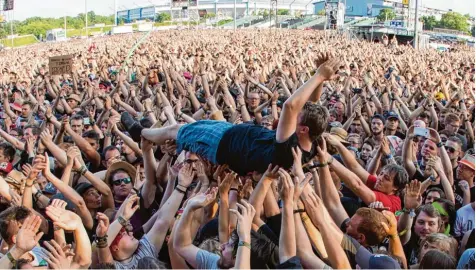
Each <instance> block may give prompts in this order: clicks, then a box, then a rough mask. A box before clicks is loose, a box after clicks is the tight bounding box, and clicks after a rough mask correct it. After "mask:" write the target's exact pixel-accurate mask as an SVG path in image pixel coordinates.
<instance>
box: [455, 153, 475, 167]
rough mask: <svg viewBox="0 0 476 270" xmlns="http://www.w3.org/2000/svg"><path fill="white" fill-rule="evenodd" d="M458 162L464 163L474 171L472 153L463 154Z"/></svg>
mask: <svg viewBox="0 0 476 270" xmlns="http://www.w3.org/2000/svg"><path fill="white" fill-rule="evenodd" d="M458 163H461V164H463V165H466V166H468V167H470V168H471V169H472V170H473V171H474V156H473V155H470V154H466V155H464V157H463V158H462V159H461V160H460V161H458Z"/></svg>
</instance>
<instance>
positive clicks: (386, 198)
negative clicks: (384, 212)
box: [367, 174, 402, 213]
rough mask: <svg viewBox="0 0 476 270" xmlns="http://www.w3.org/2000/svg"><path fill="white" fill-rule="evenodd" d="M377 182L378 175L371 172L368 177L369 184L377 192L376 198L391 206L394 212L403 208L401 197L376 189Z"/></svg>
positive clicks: (384, 204)
mask: <svg viewBox="0 0 476 270" xmlns="http://www.w3.org/2000/svg"><path fill="white" fill-rule="evenodd" d="M376 182H377V176H376V175H372V174H369V177H368V178H367V186H368V187H369V188H370V189H372V191H373V192H374V193H375V200H376V201H379V202H382V203H383V206H385V207H389V208H390V211H392V212H393V213H395V212H396V211H398V210H400V209H402V201H401V200H400V197H398V196H396V195H387V194H385V193H382V192H380V191H377V190H374V187H375V183H376Z"/></svg>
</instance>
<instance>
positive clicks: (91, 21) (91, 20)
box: [88, 11, 97, 24]
mask: <svg viewBox="0 0 476 270" xmlns="http://www.w3.org/2000/svg"><path fill="white" fill-rule="evenodd" d="M94 23H97V22H96V13H94V11H89V12H88V24H94Z"/></svg>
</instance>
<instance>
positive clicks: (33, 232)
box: [15, 214, 43, 253]
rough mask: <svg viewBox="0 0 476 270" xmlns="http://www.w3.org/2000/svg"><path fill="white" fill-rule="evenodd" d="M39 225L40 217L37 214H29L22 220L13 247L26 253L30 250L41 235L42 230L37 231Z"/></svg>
mask: <svg viewBox="0 0 476 270" xmlns="http://www.w3.org/2000/svg"><path fill="white" fill-rule="evenodd" d="M40 225H41V218H40V217H39V216H37V215H34V214H33V215H30V216H28V217H27V218H26V219H25V220H24V221H23V224H22V226H21V228H20V230H19V231H18V234H17V238H16V240H17V241H16V243H15V247H16V248H17V249H19V250H20V251H22V253H26V252H28V251H30V250H32V249H33V248H34V247H35V246H36V245H37V244H38V241H39V240H40V239H41V237H42V236H43V233H42V232H38V231H39V229H40Z"/></svg>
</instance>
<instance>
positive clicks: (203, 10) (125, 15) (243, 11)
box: [117, 0, 315, 23]
mask: <svg viewBox="0 0 476 270" xmlns="http://www.w3.org/2000/svg"><path fill="white" fill-rule="evenodd" d="M313 1H315V0H279V1H270V0H236V12H237V15H236V17H237V18H241V17H244V16H251V15H258V14H263V13H264V14H270V13H271V14H273V10H285V11H287V12H286V14H289V15H290V16H291V15H292V16H301V15H306V14H312V11H313V5H312V2H313ZM154 4H155V5H154V6H147V7H138V8H133V9H125V10H120V11H118V12H117V20H118V22H121V21H123V22H124V23H131V22H135V21H141V20H154V18H155V16H156V14H158V13H163V12H166V13H170V14H171V17H172V20H173V21H195V20H198V19H199V18H201V17H203V16H204V15H205V14H211V13H213V14H215V16H217V17H220V18H233V10H234V8H235V1H234V0H189V1H178V0H168V1H154Z"/></svg>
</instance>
